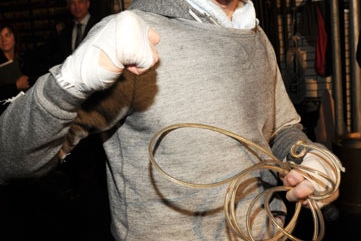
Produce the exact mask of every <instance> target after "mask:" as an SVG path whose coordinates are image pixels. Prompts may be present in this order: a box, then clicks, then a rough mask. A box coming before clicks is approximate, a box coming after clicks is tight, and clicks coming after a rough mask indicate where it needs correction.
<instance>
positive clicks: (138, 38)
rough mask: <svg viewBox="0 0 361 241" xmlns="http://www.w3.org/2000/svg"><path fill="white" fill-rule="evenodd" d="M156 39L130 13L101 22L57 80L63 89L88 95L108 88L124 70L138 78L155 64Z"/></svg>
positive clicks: (152, 32) (153, 33) (154, 35)
mask: <svg viewBox="0 0 361 241" xmlns="http://www.w3.org/2000/svg"><path fill="white" fill-rule="evenodd" d="M159 40H160V37H159V35H158V34H157V33H156V32H155V31H154V30H153V29H151V28H149V27H148V26H147V25H146V24H145V22H144V21H143V20H142V19H141V18H140V17H139V16H137V15H136V14H135V13H133V12H131V11H123V12H121V13H119V14H116V15H111V16H109V17H106V18H104V19H103V20H102V21H101V22H99V23H98V24H97V25H95V26H94V27H93V28H92V30H91V31H90V32H89V34H88V35H87V37H86V38H85V39H84V40H83V42H82V43H81V44H80V46H79V47H78V48H77V49H76V50H75V52H74V53H73V54H72V55H71V56H69V57H68V58H67V59H66V60H65V61H64V63H63V65H62V67H61V71H60V75H59V76H58V77H57V80H58V82H59V83H60V85H61V86H62V87H63V88H65V89H68V88H71V87H74V88H75V89H76V90H77V91H79V92H80V93H85V94H86V93H92V92H94V91H98V90H103V89H106V88H108V87H109V86H110V85H112V84H113V83H114V82H115V81H116V80H117V78H118V77H119V75H120V74H121V73H122V71H123V69H124V68H127V69H128V70H129V71H131V72H133V73H135V74H142V73H144V72H145V71H146V70H148V69H149V68H151V67H152V66H153V65H154V64H155V63H156V62H157V61H158V54H157V50H156V47H155V46H156V45H157V44H158V42H159Z"/></svg>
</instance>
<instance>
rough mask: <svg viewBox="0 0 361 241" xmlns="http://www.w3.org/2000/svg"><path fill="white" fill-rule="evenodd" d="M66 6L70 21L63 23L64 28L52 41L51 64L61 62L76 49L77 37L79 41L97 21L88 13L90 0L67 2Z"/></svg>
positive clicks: (70, 0) (69, 0) (68, 0)
mask: <svg viewBox="0 0 361 241" xmlns="http://www.w3.org/2000/svg"><path fill="white" fill-rule="evenodd" d="M67 4H68V8H69V11H70V13H71V15H72V21H71V22H66V23H64V25H63V26H64V27H63V28H61V29H60V31H59V35H58V36H57V38H56V39H55V40H54V45H53V48H54V49H53V50H54V54H53V56H52V63H53V64H59V63H61V62H63V61H64V60H65V58H66V57H67V56H69V55H70V54H71V53H72V52H73V51H74V50H75V48H76V47H77V45H78V43H77V37H78V40H79V41H81V40H82V39H83V38H84V37H85V36H86V35H87V34H88V32H89V30H90V29H91V28H92V27H93V26H94V25H95V24H96V23H97V22H98V21H99V19H98V18H96V17H95V16H93V15H91V14H90V12H89V8H90V0H67ZM78 26H79V27H78ZM79 31H80V33H79Z"/></svg>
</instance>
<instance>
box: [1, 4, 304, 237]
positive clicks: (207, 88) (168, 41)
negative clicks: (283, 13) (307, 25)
mask: <svg viewBox="0 0 361 241" xmlns="http://www.w3.org/2000/svg"><path fill="white" fill-rule="evenodd" d="M190 10H191V11H190ZM130 11H134V12H135V13H136V14H138V15H139V16H140V17H142V18H143V19H144V20H145V22H146V23H147V24H148V25H149V26H151V27H152V28H154V29H155V30H156V31H157V32H158V33H159V34H160V36H161V42H160V43H159V45H158V46H157V49H158V52H159V59H160V61H159V63H158V64H157V65H156V66H154V67H153V68H152V69H151V70H150V71H148V72H147V73H145V74H144V75H141V76H134V75H131V74H128V75H127V76H126V77H124V78H121V80H120V81H123V82H124V83H126V84H125V85H124V86H125V87H124V88H123V90H122V91H123V92H122V93H119V95H120V96H122V95H124V98H126V100H124V105H122V108H121V109H119V110H117V111H115V113H113V116H115V117H114V118H115V120H113V121H112V122H111V123H112V128H110V129H109V130H108V131H105V132H104V133H103V134H104V148H105V150H106V153H107V157H108V159H109V161H108V162H107V182H108V190H109V199H110V208H111V214H112V223H111V229H112V232H113V235H114V237H115V239H116V240H117V241H120V240H128V241H140V240H147V241H151V240H152V241H153V240H154V241H173V240H177V241H180V240H184V241H191V240H203V241H205V240H241V238H240V237H237V235H235V234H234V233H233V232H232V231H231V229H230V228H229V226H228V225H227V221H226V215H225V213H224V208H223V202H224V197H225V194H226V191H227V185H228V184H223V185H220V186H216V187H210V188H190V187H185V186H182V185H179V184H176V183H174V182H172V181H170V180H169V179H167V178H165V177H164V175H162V174H160V172H158V171H157V170H155V169H154V166H152V165H151V164H150V161H149V152H148V145H149V143H150V141H151V138H152V137H153V135H154V134H155V133H157V132H158V131H159V130H160V129H162V128H164V127H167V126H169V125H173V124H177V123H199V124H206V125H211V126H215V127H218V128H222V129H225V130H228V131H230V132H232V133H235V134H237V135H239V136H241V137H243V138H246V139H247V140H249V141H252V142H253V143H256V144H257V145H259V146H261V147H262V148H264V149H265V150H267V151H269V152H272V153H273V154H274V155H275V156H276V157H277V158H278V159H279V160H283V158H284V157H285V156H286V155H287V153H288V152H289V150H290V147H291V146H292V145H293V144H294V143H295V142H296V141H298V140H301V139H302V140H305V141H308V142H310V141H309V140H308V139H307V137H306V136H305V134H304V133H303V132H302V127H301V125H300V124H299V121H300V117H299V115H298V114H297V112H296V111H295V109H294V107H293V105H292V103H291V101H290V99H289V97H288V95H287V93H286V91H285V88H284V85H283V81H282V78H281V75H280V72H279V69H278V66H277V61H276V57H275V54H274V52H273V49H272V45H271V44H270V42H269V40H268V39H267V36H266V35H265V33H264V32H263V31H262V29H261V28H260V27H259V26H257V27H256V28H255V29H251V30H241V29H233V28H227V27H222V26H219V25H217V24H216V23H215V22H214V19H211V18H209V17H208V16H206V15H203V14H201V13H200V12H198V11H197V10H196V9H193V8H192V7H191V5H190V4H189V3H188V2H187V1H185V0H133V4H132V6H131V10H130ZM190 12H191V13H192V14H191V13H190ZM194 14H196V15H197V17H198V21H197V20H196V19H195V18H194V16H193V15H194ZM109 18H112V16H110V17H108V19H109ZM199 20H201V22H200V21H199ZM56 68H59V67H55V68H54V69H53V70H52V71H50V72H49V74H46V75H44V76H42V77H40V78H39V79H38V81H37V82H36V84H35V86H34V87H33V88H31V89H30V90H29V91H28V92H27V93H26V94H25V95H24V96H22V97H20V98H18V99H16V100H15V101H14V102H13V103H11V104H10V106H9V107H8V109H7V110H6V111H5V112H4V113H3V114H2V115H1V117H0V153H1V155H0V183H2V184H5V183H10V182H11V181H12V180H16V179H26V178H30V177H37V176H42V175H44V174H46V173H47V172H48V171H49V170H51V169H53V168H54V167H56V166H57V165H59V163H58V161H57V160H56V159H55V158H54V156H55V155H56V153H57V152H58V151H59V149H60V147H61V146H62V143H63V142H64V136H65V135H66V134H67V132H68V130H69V127H70V125H71V123H72V122H73V120H74V119H75V117H76V115H77V110H78V108H79V107H80V105H81V104H82V103H83V102H84V99H82V98H78V97H75V96H73V95H71V93H70V92H68V91H66V90H64V89H62V88H61V87H60V86H59V85H58V83H57V79H56V77H55V76H56V75H55V74H53V73H54V72H56ZM105 98H106V94H105ZM154 156H155V160H156V161H157V163H158V164H159V165H160V166H161V167H162V168H163V170H164V171H166V172H167V173H168V174H170V175H171V176H173V177H174V178H177V179H179V180H183V181H185V182H189V183H198V184H205V183H214V182H218V181H222V180H225V179H226V178H229V177H232V176H234V175H236V174H237V173H240V172H242V171H243V170H245V169H246V168H248V167H250V166H252V165H253V164H256V163H259V162H262V161H264V160H265V159H270V157H268V156H267V155H265V154H260V152H259V150H254V149H253V148H251V147H250V146H248V147H247V146H245V145H243V144H242V143H240V142H239V141H236V140H235V139H233V138H230V137H228V136H226V135H223V134H222V133H217V132H214V131H212V130H207V129H199V128H179V129H176V130H174V131H170V132H168V133H167V134H166V135H164V136H163V138H161V141H160V143H158V144H157V146H156V151H155V155H154ZM277 183H278V177H277V173H273V172H271V171H269V170H256V171H254V172H251V173H249V175H246V177H245V178H243V180H242V183H241V184H240V186H239V189H238V192H237V198H236V202H237V205H234V206H236V207H237V208H236V210H235V212H236V216H237V220H238V225H239V226H240V228H242V230H243V232H245V233H246V231H245V226H246V221H247V218H249V220H251V224H252V225H251V226H252V233H253V235H254V237H255V238H257V239H260V238H265V237H266V236H267V235H269V234H270V233H271V232H272V229H274V228H272V227H273V226H272V225H270V224H269V219H268V218H267V214H266V211H265V210H264V206H262V205H258V204H255V205H254V208H253V209H254V210H256V212H255V213H254V212H252V213H254V214H252V215H249V216H247V215H246V214H247V213H246V212H247V210H248V207H249V203H250V202H251V201H252V200H253V198H254V197H255V196H256V195H257V194H258V193H260V192H262V191H263V190H264V189H266V188H268V187H270V186H273V185H277ZM261 199H262V198H261ZM261 199H260V202H261ZM271 209H272V211H275V212H276V211H277V212H278V213H279V214H280V213H282V212H284V211H285V209H284V205H283V204H282V202H281V201H280V200H279V199H277V198H273V199H272V201H271Z"/></svg>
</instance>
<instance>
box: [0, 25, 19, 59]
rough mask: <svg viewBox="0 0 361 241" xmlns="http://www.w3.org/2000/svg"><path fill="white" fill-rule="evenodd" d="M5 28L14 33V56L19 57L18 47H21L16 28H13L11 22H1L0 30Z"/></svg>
mask: <svg viewBox="0 0 361 241" xmlns="http://www.w3.org/2000/svg"><path fill="white" fill-rule="evenodd" d="M5 28H7V29H8V30H9V32H10V33H12V34H13V35H14V39H15V49H14V51H15V57H17V58H19V57H20V56H19V54H20V49H21V48H20V47H21V43H20V38H19V34H18V32H17V30H16V28H15V27H14V26H13V25H11V24H9V23H1V24H0V32H1V31H2V30H3V29H5Z"/></svg>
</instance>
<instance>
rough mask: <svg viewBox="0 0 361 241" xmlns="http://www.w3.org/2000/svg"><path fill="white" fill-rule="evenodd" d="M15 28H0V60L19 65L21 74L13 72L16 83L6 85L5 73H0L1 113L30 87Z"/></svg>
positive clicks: (7, 26)
mask: <svg viewBox="0 0 361 241" xmlns="http://www.w3.org/2000/svg"><path fill="white" fill-rule="evenodd" d="M17 41H18V38H17V34H16V31H15V28H14V27H13V26H11V25H9V24H2V25H1V26H0V50H1V51H0V55H1V56H2V57H1V58H0V59H2V61H3V62H4V63H0V65H5V63H6V62H9V61H13V62H14V63H15V64H17V65H18V67H19V69H20V72H19V73H16V72H11V73H10V74H12V75H14V78H15V79H16V81H14V82H13V83H4V82H3V81H4V78H5V76H4V75H5V73H4V72H3V71H0V101H1V105H0V113H1V112H2V111H3V110H4V109H5V108H6V107H7V103H8V102H7V100H8V99H11V98H13V97H15V96H17V95H18V94H19V93H20V92H21V91H26V90H27V89H29V87H30V81H29V76H27V75H25V74H23V72H22V69H23V63H22V60H21V56H20V51H19V46H20V45H19V43H17Z"/></svg>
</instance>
